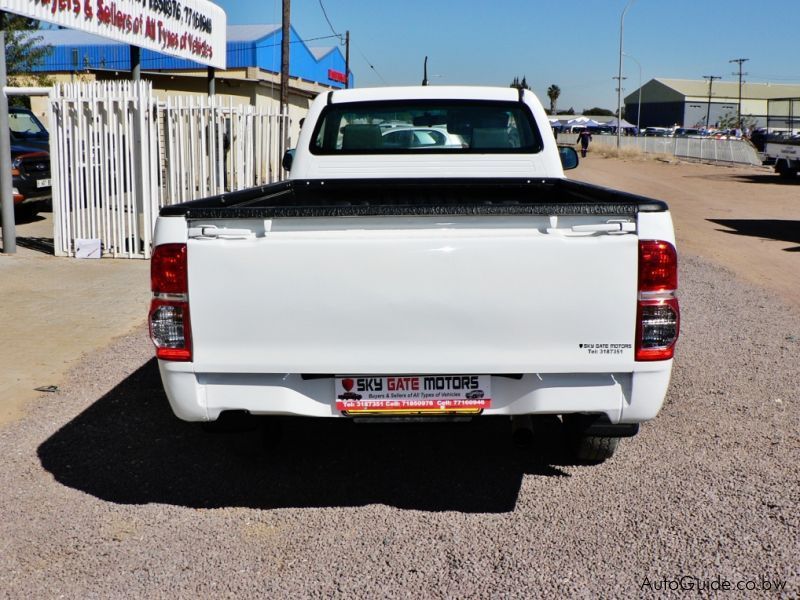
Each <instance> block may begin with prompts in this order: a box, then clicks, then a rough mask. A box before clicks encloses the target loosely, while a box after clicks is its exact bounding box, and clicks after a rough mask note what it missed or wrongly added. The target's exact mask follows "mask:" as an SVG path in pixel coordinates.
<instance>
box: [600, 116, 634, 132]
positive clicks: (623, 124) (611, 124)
mask: <svg viewBox="0 0 800 600" xmlns="http://www.w3.org/2000/svg"><path fill="white" fill-rule="evenodd" d="M617 122H619V123H620V125H619V126H620V127H622V129H636V125H632V124H630V123H628V122H627V121H626V120H625V119H622V121H618V120H617V117H614V118H613V119H611V120H610V121H609V122H608V123H606V125H608V126H609V127H613V128H615V129H616V127H617Z"/></svg>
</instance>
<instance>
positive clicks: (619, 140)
mask: <svg viewBox="0 0 800 600" xmlns="http://www.w3.org/2000/svg"><path fill="white" fill-rule="evenodd" d="M634 2H636V0H628V3H627V4H626V5H625V8H623V9H622V14H621V15H620V17H619V71H617V83H618V84H619V87H618V88H617V119H621V118H622V80H623V77H622V55H623V54H624V52H623V48H622V32H623V30H624V28H625V13H626V12H628V9H629V8H630V7H631V4H633V3H634ZM617 125H619V121H618V122H617ZM621 129H622V127H617V148H619V147H620V144H621V143H622V138H621V136H622V131H621Z"/></svg>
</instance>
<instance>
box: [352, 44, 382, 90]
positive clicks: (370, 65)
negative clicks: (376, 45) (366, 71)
mask: <svg viewBox="0 0 800 600" xmlns="http://www.w3.org/2000/svg"><path fill="white" fill-rule="evenodd" d="M358 53H359V54H360V55H361V56H362V58H363V59H364V60H365V61H366V63H367V65H369V68H370V69H372V70H373V71H375V75H377V76H378V77H379V78H380V80H381V81H382V82H383V83H384V84H385V85H389V82H387V81H386V80H385V79H384V78H383V75H381V74H380V73H378V69H376V68H375V65H373V64H372V61H370V59H368V58H367V56H366V54H364V53H363V52H362V51H361V48H358Z"/></svg>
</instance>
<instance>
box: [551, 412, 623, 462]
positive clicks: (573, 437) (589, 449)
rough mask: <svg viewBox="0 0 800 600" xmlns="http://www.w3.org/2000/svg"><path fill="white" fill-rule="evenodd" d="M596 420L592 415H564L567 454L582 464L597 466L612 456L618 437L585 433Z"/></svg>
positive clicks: (617, 443)
mask: <svg viewBox="0 0 800 600" xmlns="http://www.w3.org/2000/svg"><path fill="white" fill-rule="evenodd" d="M596 419H597V417H596V416H594V415H576V414H572V415H564V416H563V420H564V436H565V438H566V439H565V441H566V444H567V449H568V450H569V453H570V454H571V455H572V457H573V458H575V459H576V460H577V461H579V462H582V463H590V464H599V463H601V462H604V461H606V460H608V459H609V458H611V457H612V456H614V452H616V450H617V446H618V445H619V440H620V438H619V437H608V436H597V435H590V434H588V433H587V429H588V428H589V426H590V425H591V424H592V423H593V422H594V421H595V420H596Z"/></svg>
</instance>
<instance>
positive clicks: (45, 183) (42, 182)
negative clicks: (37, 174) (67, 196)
mask: <svg viewBox="0 0 800 600" xmlns="http://www.w3.org/2000/svg"><path fill="white" fill-rule="evenodd" d="M52 185H53V180H52V179H38V180H37V181H36V187H37V188H43V187H50V186H52Z"/></svg>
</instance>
